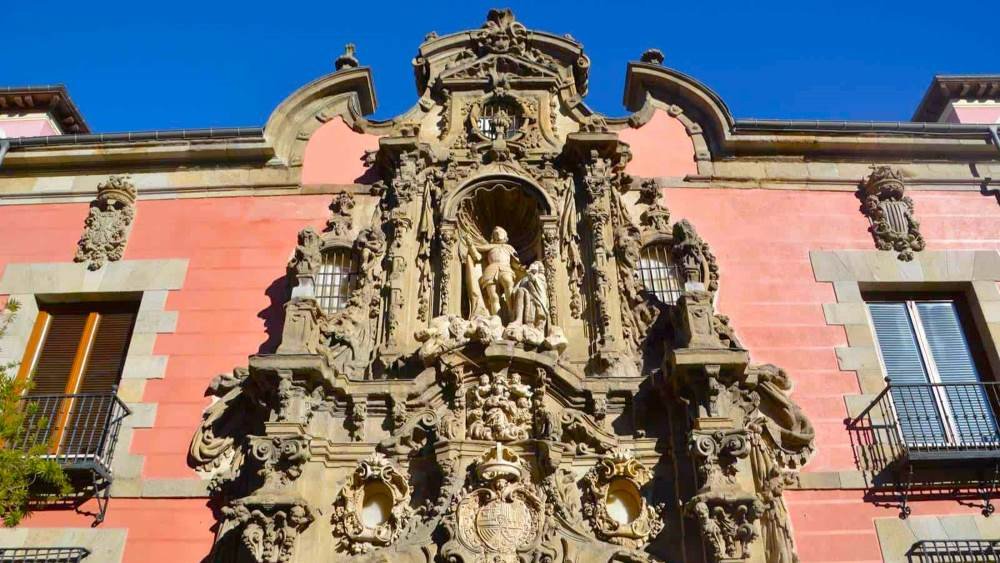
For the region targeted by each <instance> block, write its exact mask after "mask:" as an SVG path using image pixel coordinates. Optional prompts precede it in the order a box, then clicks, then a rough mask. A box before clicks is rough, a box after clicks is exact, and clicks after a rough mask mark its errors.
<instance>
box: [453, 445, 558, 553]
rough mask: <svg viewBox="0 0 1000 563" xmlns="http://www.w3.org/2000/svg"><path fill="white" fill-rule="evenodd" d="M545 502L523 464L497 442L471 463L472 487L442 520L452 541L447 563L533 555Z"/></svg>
mask: <svg viewBox="0 0 1000 563" xmlns="http://www.w3.org/2000/svg"><path fill="white" fill-rule="evenodd" d="M545 515H546V505H545V497H544V494H543V493H542V491H541V490H540V489H539V487H536V486H534V485H533V484H532V483H531V482H530V471H529V470H528V466H527V464H526V463H525V462H524V461H523V460H522V459H521V458H520V457H518V455H517V454H515V453H514V452H513V451H512V450H510V449H508V448H507V447H505V446H503V445H502V444H500V443H497V444H496V446H495V447H493V448H490V449H489V450H487V451H486V452H485V453H484V454H483V455H482V456H481V457H480V458H479V460H478V461H477V462H476V463H475V467H474V471H473V472H472V482H471V483H469V484H468V486H467V487H466V488H465V491H464V493H463V494H461V496H460V498H459V500H458V501H457V502H456V503H455V504H453V507H452V509H451V512H450V514H448V515H447V516H446V530H447V531H448V532H449V533H450V535H451V537H452V538H453V539H452V540H451V541H449V542H447V543H446V544H445V545H444V546H443V548H442V550H441V555H443V556H444V558H445V560H447V561H470V562H471V561H489V562H497V563H515V562H517V561H520V560H522V559H521V558H520V557H519V555H522V554H523V555H524V556H525V557H527V556H528V554H530V553H531V552H533V551H535V549H536V548H537V546H538V543H539V541H540V540H541V536H542V533H543V532H544V530H545Z"/></svg>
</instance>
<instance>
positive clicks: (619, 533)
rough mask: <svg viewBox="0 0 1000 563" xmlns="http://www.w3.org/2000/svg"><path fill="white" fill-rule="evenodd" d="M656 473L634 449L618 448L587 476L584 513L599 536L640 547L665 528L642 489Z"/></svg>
mask: <svg viewBox="0 0 1000 563" xmlns="http://www.w3.org/2000/svg"><path fill="white" fill-rule="evenodd" d="M651 477H652V474H651V473H650V471H649V469H647V468H646V467H645V466H644V465H643V464H642V463H640V462H639V460H637V459H635V457H634V456H633V454H632V452H631V451H629V450H627V449H625V448H615V449H614V450H612V451H611V452H610V453H608V454H607V455H605V456H604V457H602V458H601V459H600V460H599V461H598V462H597V465H595V466H594V467H593V468H592V469H591V470H590V471H589V472H588V473H587V475H586V476H584V478H583V491H584V493H583V515H584V517H585V518H586V519H587V520H588V521H589V522H590V526H591V528H592V529H593V530H594V534H596V535H597V537H598V538H600V539H602V540H604V541H607V542H610V543H614V544H618V545H622V546H625V547H628V548H631V549H638V548H640V547H642V546H643V545H645V544H646V543H647V542H648V541H649V540H650V539H651V538H653V537H656V535H657V534H659V533H660V531H662V530H663V521H662V520H661V518H660V516H659V514H658V511H657V510H656V509H654V508H653V507H652V506H649V504H648V503H647V502H646V499H645V497H644V496H643V494H642V492H641V489H642V487H643V486H645V485H646V483H648V482H649V480H650V478H651Z"/></svg>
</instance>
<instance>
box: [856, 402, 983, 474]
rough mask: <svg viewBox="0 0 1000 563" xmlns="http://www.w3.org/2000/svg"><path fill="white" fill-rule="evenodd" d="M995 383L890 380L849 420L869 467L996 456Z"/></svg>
mask: <svg viewBox="0 0 1000 563" xmlns="http://www.w3.org/2000/svg"><path fill="white" fill-rule="evenodd" d="M998 405H1000V383H922V384H896V383H892V382H889V384H888V385H887V386H886V388H885V389H884V390H883V391H882V392H881V393H879V394H878V396H876V397H875V400H873V401H872V403H871V404H870V405H868V407H867V408H865V409H864V410H863V411H862V412H861V414H860V415H858V416H857V417H855V418H854V419H852V420H850V421H849V422H848V430H851V431H853V432H857V433H858V441H859V442H860V444H861V445H862V446H863V448H862V450H863V451H865V454H866V456H867V459H865V460H864V461H865V462H867V465H868V469H873V468H875V469H877V468H878V467H879V466H880V465H881V466H883V467H884V466H885V465H886V464H889V463H892V462H895V461H898V460H900V459H907V460H910V461H933V460H935V459H941V460H976V459H987V460H992V459H1000V430H998V425H997V416H996V412H997V411H996V407H997V406H998Z"/></svg>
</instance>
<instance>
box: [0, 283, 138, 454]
mask: <svg viewBox="0 0 1000 563" xmlns="http://www.w3.org/2000/svg"><path fill="white" fill-rule="evenodd" d="M136 309H137V306H136V304H135V303H99V302H98V303H87V304H72V305H54V306H51V307H47V308H46V309H45V310H43V311H41V312H40V313H39V317H38V321H37V322H36V326H35V330H34V332H33V334H32V342H31V343H30V345H29V347H28V350H27V352H26V353H25V358H24V361H23V362H22V371H21V373H20V374H19V376H21V377H30V378H31V380H30V388H29V391H28V392H27V394H26V396H27V397H29V398H31V397H33V398H35V399H34V400H33V401H32V402H33V403H34V404H35V406H36V409H37V410H36V412H35V414H34V415H33V416H32V417H31V420H29V421H28V423H29V424H30V425H31V426H30V428H32V429H38V428H42V427H44V430H43V431H41V432H38V431H35V432H33V433H32V438H31V441H32V442H33V443H40V442H44V441H48V442H49V443H50V444H51V445H52V447H53V448H56V449H57V451H58V453H60V454H66V453H95V452H96V450H97V449H98V447H99V446H100V443H101V436H102V435H103V429H104V428H105V426H106V424H107V418H108V415H109V414H110V413H111V410H112V406H113V404H114V399H113V398H112V393H113V391H114V389H115V387H116V386H117V385H118V380H119V378H120V377H121V372H122V368H123V367H124V365H125V357H126V355H127V353H128V343H129V340H130V339H131V337H132V327H133V325H134V324H135V316H136ZM65 395H78V396H76V397H74V398H72V399H67V398H65Z"/></svg>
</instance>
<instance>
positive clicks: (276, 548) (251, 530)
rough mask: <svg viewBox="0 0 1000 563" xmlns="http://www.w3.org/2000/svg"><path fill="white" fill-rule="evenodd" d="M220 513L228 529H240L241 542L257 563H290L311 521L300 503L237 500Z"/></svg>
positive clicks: (308, 512) (306, 509)
mask: <svg viewBox="0 0 1000 563" xmlns="http://www.w3.org/2000/svg"><path fill="white" fill-rule="evenodd" d="M222 514H223V516H224V517H225V518H226V521H227V524H228V525H229V526H232V527H234V528H235V527H239V526H242V528H243V531H242V533H241V535H240V539H241V540H242V543H243V546H244V547H245V548H246V550H247V551H248V552H249V554H250V556H251V557H252V558H253V560H254V561H256V562H257V563H288V562H290V561H291V560H292V556H293V555H294V550H295V543H296V540H297V539H298V537H299V534H301V533H302V532H303V531H304V530H305V529H306V528H308V527H309V524H311V523H312V521H313V513H312V510H311V509H310V508H309V505H307V504H306V503H305V502H304V501H302V500H286V499H249V498H248V499H240V500H237V501H234V502H233V504H232V505H231V506H227V507H224V508H223V509H222Z"/></svg>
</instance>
